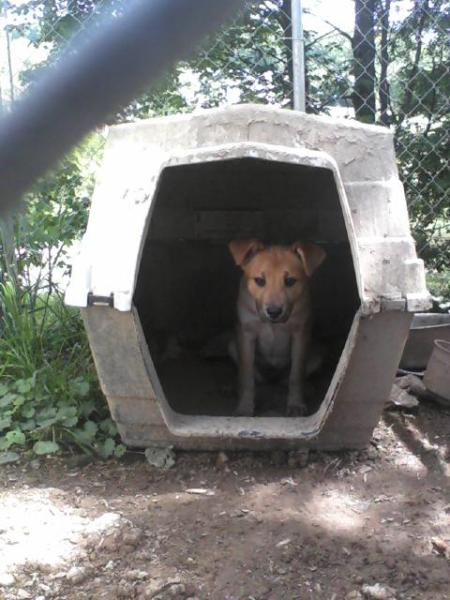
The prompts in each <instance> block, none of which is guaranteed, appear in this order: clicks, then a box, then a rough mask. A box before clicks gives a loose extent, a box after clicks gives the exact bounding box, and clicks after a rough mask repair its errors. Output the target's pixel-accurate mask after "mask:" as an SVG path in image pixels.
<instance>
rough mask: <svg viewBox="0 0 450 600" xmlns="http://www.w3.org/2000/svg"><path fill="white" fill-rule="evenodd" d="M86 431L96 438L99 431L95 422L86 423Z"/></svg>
mask: <svg viewBox="0 0 450 600" xmlns="http://www.w3.org/2000/svg"><path fill="white" fill-rule="evenodd" d="M84 431H85V432H86V433H87V434H88V435H89V436H91V437H94V436H95V434H96V433H97V431H98V425H97V423H94V421H86V423H85V424H84Z"/></svg>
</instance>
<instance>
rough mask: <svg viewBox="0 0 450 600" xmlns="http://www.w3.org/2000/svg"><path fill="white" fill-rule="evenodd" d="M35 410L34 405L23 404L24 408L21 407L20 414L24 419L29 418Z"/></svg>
mask: <svg viewBox="0 0 450 600" xmlns="http://www.w3.org/2000/svg"><path fill="white" fill-rule="evenodd" d="M35 412H36V409H35V408H34V406H25V407H24V408H22V416H23V417H25V419H31V417H32V416H34V413H35Z"/></svg>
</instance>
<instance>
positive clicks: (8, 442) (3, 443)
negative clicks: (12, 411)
mask: <svg viewBox="0 0 450 600" xmlns="http://www.w3.org/2000/svg"><path fill="white" fill-rule="evenodd" d="M24 444H25V435H24V434H23V432H22V431H20V429H13V430H12V431H8V433H7V434H6V435H4V436H3V437H1V438H0V450H7V449H8V448H10V447H11V446H14V445H17V446H23V445H24Z"/></svg>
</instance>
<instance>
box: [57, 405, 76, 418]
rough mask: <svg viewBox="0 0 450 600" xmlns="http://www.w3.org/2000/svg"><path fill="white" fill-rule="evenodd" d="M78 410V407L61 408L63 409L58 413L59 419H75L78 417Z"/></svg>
mask: <svg viewBox="0 0 450 600" xmlns="http://www.w3.org/2000/svg"><path fill="white" fill-rule="evenodd" d="M77 412H78V411H77V408H76V406H61V408H59V409H58V413H57V415H56V416H57V417H59V418H62V419H66V418H69V417H75V416H76V415H77Z"/></svg>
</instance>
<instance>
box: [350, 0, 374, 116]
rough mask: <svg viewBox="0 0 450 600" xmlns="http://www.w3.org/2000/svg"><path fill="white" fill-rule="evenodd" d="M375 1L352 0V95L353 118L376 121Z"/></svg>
mask: <svg viewBox="0 0 450 600" xmlns="http://www.w3.org/2000/svg"><path fill="white" fill-rule="evenodd" d="M374 14H375V0H355V31H354V34H353V40H352V49H353V75H354V77H355V83H354V88H353V94H352V101H353V107H354V109H355V114H356V118H357V119H358V120H359V121H364V122H365V123H374V122H375V110H376V109H375V19H374Z"/></svg>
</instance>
